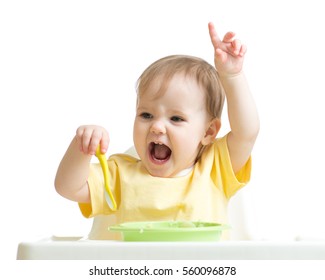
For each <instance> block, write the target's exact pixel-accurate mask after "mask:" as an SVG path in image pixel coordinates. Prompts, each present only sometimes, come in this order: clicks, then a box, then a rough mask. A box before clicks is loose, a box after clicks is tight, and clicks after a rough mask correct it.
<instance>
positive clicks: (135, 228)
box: [108, 221, 231, 233]
mask: <svg viewBox="0 0 325 280" xmlns="http://www.w3.org/2000/svg"><path fill="white" fill-rule="evenodd" d="M189 222H190V223H194V224H198V225H202V226H197V227H172V226H173V225H177V224H180V223H189ZM150 224H156V225H157V224H162V225H164V224H166V227H159V228H155V227H153V228H150V227H147V225H150ZM168 224H170V225H171V226H170V227H168ZM230 228H231V227H230V226H229V225H227V224H220V223H214V222H202V221H142V222H125V223H121V224H117V225H113V226H110V227H109V228H108V230H109V231H122V232H141V233H143V232H148V233H149V232H150V233H155V232H160V233H161V232H164V233H175V232H182V233H184V232H191V233H195V232H212V231H222V230H227V229H230Z"/></svg>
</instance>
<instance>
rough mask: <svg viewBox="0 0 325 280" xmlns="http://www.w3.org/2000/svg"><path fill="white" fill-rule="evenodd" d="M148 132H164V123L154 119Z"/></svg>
mask: <svg viewBox="0 0 325 280" xmlns="http://www.w3.org/2000/svg"><path fill="white" fill-rule="evenodd" d="M150 132H152V133H155V134H165V133H166V127H165V124H164V123H163V122H162V121H155V122H154V123H153V124H152V126H151V128H150Z"/></svg>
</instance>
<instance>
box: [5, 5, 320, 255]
mask: <svg viewBox="0 0 325 280" xmlns="http://www.w3.org/2000/svg"><path fill="white" fill-rule="evenodd" d="M321 4H322V1H316V0H309V1H253V0H247V1H241V0H237V1H235V0H232V1H221V0H220V1H218V0H214V1H212V0H201V1H174V0H164V1H162V0H159V1H149V0H148V1H144V0H143V1H132V0H124V1H121V0H119V1H80V0H79V1H71V0H65V1H35V0H31V1H14V0H12V1H1V3H0V71H1V72H0V74H1V75H0V114H1V118H0V122H1V125H0V129H1V130H0V133H1V136H0V149H1V169H0V172H1V173H0V174H1V177H0V178H1V203H0V207H1V231H0V236H1V239H0V246H1V249H0V259H7V260H8V259H15V257H16V250H17V245H18V243H19V242H21V241H24V240H28V239H29V238H36V239H37V238H38V237H41V236H50V235H52V234H78V235H86V234H87V233H88V231H89V229H90V226H91V220H86V219H84V218H83V217H82V216H81V214H80V212H79V210H78V207H77V204H76V203H74V202H71V201H68V200H66V199H64V198H62V197H60V196H59V195H58V194H57V193H56V192H55V190H54V186H53V182H54V177H55V173H56V169H57V166H58V164H59V162H60V160H61V158H62V156H63V154H64V152H65V150H66V148H67V147H68V145H69V143H70V141H71V139H72V137H73V136H74V133H75V130H76V129H77V127H78V126H79V125H81V124H99V125H102V126H105V127H106V128H107V129H108V131H109V133H110V137H111V145H110V153H114V152H120V151H124V150H125V149H126V148H128V147H129V146H130V145H132V126H133V116H134V109H135V89H134V88H135V82H136V79H137V78H138V76H139V75H140V74H141V72H142V71H143V70H144V69H145V67H147V66H148V65H149V64H150V63H151V62H153V61H154V60H156V59H158V58H161V57H163V56H165V55H170V54H190V55H195V56H199V57H202V58H204V59H206V60H207V61H209V62H210V63H213V50H212V46H211V44H210V39H209V35H208V29H207V24H208V22H209V21H213V22H214V23H215V26H216V29H217V31H218V32H219V33H220V35H223V34H224V33H225V32H226V31H228V30H232V31H235V32H236V33H237V35H238V37H239V38H240V39H241V40H242V41H243V42H244V43H245V44H247V46H248V52H247V55H246V61H245V66H244V69H245V72H246V75H247V78H248V80H249V82H250V87H251V90H252V93H253V95H254V98H255V100H256V103H257V106H258V110H259V114H260V119H261V131H260V135H259V138H258V141H257V143H256V146H255V149H254V152H253V173H252V179H251V182H250V184H249V185H248V186H247V191H249V192H250V194H251V195H252V198H253V199H252V201H253V203H254V209H255V212H254V215H253V216H254V217H252V219H253V222H254V225H255V226H256V230H257V231H258V233H257V234H258V235H259V236H262V237H263V238H265V239H284V240H293V239H294V238H295V237H296V236H307V237H319V236H324V237H325V226H324V223H323V220H324V218H323V216H324V213H325V203H324V195H325V191H324V182H323V173H324V171H323V170H324V163H323V161H324V155H325V149H324V141H325V136H324V135H325V134H324V133H323V131H322V130H323V128H324V124H323V123H324V120H325V110H324V106H323V104H324V98H323V95H324V93H325V86H324V67H323V66H324V64H325V51H324V50H325V42H324V39H323V34H324V29H323V27H324V26H325V18H324V16H323V12H322V11H323V8H322V5H321ZM228 129H229V125H228V122H227V118H226V114H224V116H223V128H222V131H221V132H220V135H223V134H225V133H226V132H227V131H228ZM243 191H244V190H243Z"/></svg>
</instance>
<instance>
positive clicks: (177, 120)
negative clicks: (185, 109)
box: [170, 116, 184, 122]
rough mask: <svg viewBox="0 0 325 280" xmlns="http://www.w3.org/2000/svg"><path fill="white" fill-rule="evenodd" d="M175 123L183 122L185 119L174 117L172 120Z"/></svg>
mask: <svg viewBox="0 0 325 280" xmlns="http://www.w3.org/2000/svg"><path fill="white" fill-rule="evenodd" d="M170 119H171V120H172V121H173V122H183V121H184V119H183V118H181V117H179V116H173V117H171V118H170Z"/></svg>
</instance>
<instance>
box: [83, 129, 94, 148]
mask: <svg viewBox="0 0 325 280" xmlns="http://www.w3.org/2000/svg"><path fill="white" fill-rule="evenodd" d="M91 139H92V130H89V129H84V131H83V134H82V138H81V145H82V152H83V153H85V154H91V153H90V152H89V146H90V142H91Z"/></svg>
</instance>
